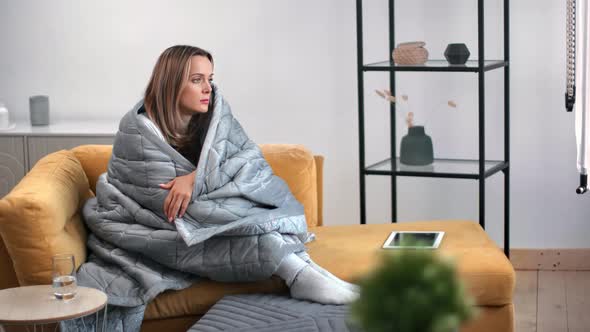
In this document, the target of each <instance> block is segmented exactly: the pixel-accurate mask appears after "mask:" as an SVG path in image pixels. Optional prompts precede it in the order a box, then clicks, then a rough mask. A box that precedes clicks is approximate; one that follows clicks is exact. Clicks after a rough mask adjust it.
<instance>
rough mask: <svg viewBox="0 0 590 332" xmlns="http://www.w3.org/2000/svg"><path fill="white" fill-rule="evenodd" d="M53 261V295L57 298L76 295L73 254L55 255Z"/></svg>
mask: <svg viewBox="0 0 590 332" xmlns="http://www.w3.org/2000/svg"><path fill="white" fill-rule="evenodd" d="M52 262H53V272H52V273H53V284H52V285H53V295H55V298H56V299H59V300H69V299H72V298H74V296H75V295H76V285H77V284H76V275H75V273H76V264H75V260H74V255H70V254H65V255H55V256H53V258H52Z"/></svg>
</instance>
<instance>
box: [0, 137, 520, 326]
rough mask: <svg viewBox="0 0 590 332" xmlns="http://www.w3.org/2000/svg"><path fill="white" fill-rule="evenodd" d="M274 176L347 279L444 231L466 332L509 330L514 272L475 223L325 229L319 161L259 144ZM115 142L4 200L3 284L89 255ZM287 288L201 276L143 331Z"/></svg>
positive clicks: (160, 300) (27, 281)
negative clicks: (407, 243)
mask: <svg viewBox="0 0 590 332" xmlns="http://www.w3.org/2000/svg"><path fill="white" fill-rule="evenodd" d="M261 148H262V151H263V154H264V156H265V158H266V159H267V160H268V162H269V164H270V165H271V167H272V168H273V170H274V172H275V173H276V174H277V175H278V176H280V177H282V178H283V179H284V180H285V181H286V182H287V184H288V185H289V187H290V188H291V191H292V192H293V194H294V195H295V197H296V198H297V199H298V200H299V201H300V202H301V203H302V204H303V205H304V207H305V214H306V217H307V221H308V225H309V227H310V229H311V230H312V231H313V232H314V233H315V234H316V236H317V240H316V241H314V242H312V243H310V244H309V245H308V247H309V252H310V255H311V256H312V258H313V259H314V260H315V261H316V262H318V263H319V264H320V265H322V266H324V267H325V268H327V269H328V270H330V271H332V272H333V273H334V274H336V275H337V276H339V277H341V278H342V279H344V280H348V281H355V280H357V279H358V278H360V277H362V276H363V275H364V274H365V273H367V272H368V271H370V270H371V269H372V268H373V267H374V266H375V264H376V262H377V257H378V253H379V248H380V246H381V244H382V243H383V241H384V239H385V238H386V237H387V235H388V234H389V232H391V230H394V229H398V230H399V229H404V230H420V229H428V230H443V231H445V232H446V235H445V239H444V240H443V242H442V244H441V248H440V250H439V251H440V252H441V253H443V254H449V255H452V256H454V257H456V258H457V261H458V267H459V271H460V274H461V277H462V278H463V279H464V280H465V281H466V283H467V284H468V287H469V290H470V292H471V294H473V295H474V297H475V302H476V305H477V307H478V309H479V316H478V317H477V318H476V319H475V320H473V321H472V322H470V323H468V324H466V325H465V326H464V327H462V329H461V330H462V331H507V332H511V331H513V326H514V307H513V304H512V294H513V288H514V278H515V277H514V270H513V268H512V265H511V264H510V262H509V261H508V259H507V258H506V257H505V256H504V255H503V253H502V251H501V250H500V249H498V248H497V246H496V245H495V244H494V243H493V242H492V241H491V240H490V239H489V237H487V235H486V234H485V232H484V231H483V230H482V229H481V227H479V225H478V224H477V223H474V222H470V221H445V222H412V223H399V224H374V225H350V226H329V227H319V226H322V183H323V181H322V174H323V157H322V156H314V155H313V154H312V153H311V152H310V151H308V150H307V149H305V148H304V147H302V146H299V145H284V144H280V145H261ZM110 155H111V146H105V145H86V146H79V147H77V148H74V149H72V150H62V151H59V152H55V153H52V154H50V155H47V156H46V157H44V158H43V159H42V160H40V161H39V162H38V163H37V164H36V165H35V167H34V168H33V169H32V170H31V171H30V172H29V173H28V174H27V175H26V176H25V177H24V178H23V179H22V180H21V181H20V183H19V184H18V185H17V186H16V187H15V188H14V189H13V190H12V191H11V192H10V193H9V194H8V195H6V196H5V197H4V198H3V199H1V200H0V237H1V238H0V267H1V269H0V289H4V288H9V287H17V286H19V285H20V286H24V285H33V284H49V283H50V280H51V278H50V271H51V256H52V255H54V254H57V253H65V252H68V253H74V254H75V256H76V264H77V265H78V266H79V265H80V264H82V263H83V262H84V261H85V260H86V255H87V252H86V246H85V243H86V236H87V230H86V228H85V226H84V224H83V222H82V220H81V216H80V208H81V207H82V205H83V204H84V202H85V200H86V199H88V198H89V197H92V196H93V195H94V187H95V184H96V180H97V178H98V176H99V175H100V174H101V173H103V172H105V171H106V167H107V164H108V160H109V158H110ZM286 291H288V290H287V288H286V286H285V284H284V283H283V282H282V281H281V280H280V279H278V278H276V277H273V278H271V279H269V280H264V281H260V282H254V283H219V282H213V281H207V282H201V283H198V284H195V285H193V286H191V287H189V288H187V289H184V290H180V291H167V292H164V293H162V294H160V295H158V296H157V297H156V298H155V299H154V300H153V301H152V302H151V303H149V305H148V306H147V309H146V312H145V317H144V321H143V325H142V331H186V329H187V328H188V327H189V326H191V325H192V324H194V322H196V321H197V320H198V319H199V317H201V316H202V315H203V314H204V313H205V312H206V311H207V310H208V309H209V308H210V307H211V306H212V305H213V304H214V303H215V302H216V301H218V300H219V299H220V298H221V297H223V296H224V295H227V294H236V293H261V292H267V293H268V292H269V293H279V292H286Z"/></svg>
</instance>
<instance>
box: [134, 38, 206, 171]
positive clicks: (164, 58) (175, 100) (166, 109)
mask: <svg viewBox="0 0 590 332" xmlns="http://www.w3.org/2000/svg"><path fill="white" fill-rule="evenodd" d="M195 55H200V56H204V57H207V59H209V61H211V64H213V56H212V55H211V53H209V52H207V51H205V50H203V49H201V48H198V47H195V46H188V45H176V46H172V47H169V48H168V49H166V50H165V51H164V52H163V53H162V54H161V55H160V57H159V58H158V61H157V62H156V65H155V66H154V70H153V72H152V77H151V78H150V81H149V83H148V86H147V88H146V91H145V97H144V105H145V109H146V112H147V114H148V116H149V117H150V119H151V120H152V121H154V123H155V124H156V125H157V126H158V128H160V131H161V132H162V134H163V135H164V137H165V138H166V140H167V141H168V143H170V144H171V145H172V146H175V147H176V148H177V149H178V150H179V151H180V152H181V153H182V154H183V155H185V156H187V155H188V157H189V158H188V159H189V160H191V161H195V160H198V158H199V155H200V152H201V148H202V145H203V142H204V140H205V136H206V135H207V129H208V128H209V123H210V121H211V117H212V115H213V105H214V101H215V94H214V91H211V101H210V103H209V109H208V110H207V113H196V114H195V115H193V116H192V117H191V120H190V122H189V125H188V130H187V132H186V133H183V132H181V130H180V128H182V126H181V118H180V112H179V108H180V105H179V103H180V94H181V92H182V88H183V86H184V84H186V82H187V80H188V74H189V70H190V59H191V57H192V56H195Z"/></svg>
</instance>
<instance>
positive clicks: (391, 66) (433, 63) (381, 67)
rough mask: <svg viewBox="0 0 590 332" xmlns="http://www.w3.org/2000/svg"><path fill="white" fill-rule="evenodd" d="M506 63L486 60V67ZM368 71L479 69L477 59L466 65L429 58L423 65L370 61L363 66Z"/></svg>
mask: <svg viewBox="0 0 590 332" xmlns="http://www.w3.org/2000/svg"><path fill="white" fill-rule="evenodd" d="M505 65H506V63H505V62H504V60H484V69H485V70H490V69H494V68H500V67H504V66H505ZM363 69H364V70H366V71H389V70H397V71H470V72H476V71H477V70H478V61H477V60H468V61H467V62H466V63H465V64H464V65H451V64H449V63H448V62H447V60H428V61H426V63H424V64H423V65H399V64H395V63H394V62H393V61H391V60H389V61H381V62H375V63H370V64H367V65H364V66H363Z"/></svg>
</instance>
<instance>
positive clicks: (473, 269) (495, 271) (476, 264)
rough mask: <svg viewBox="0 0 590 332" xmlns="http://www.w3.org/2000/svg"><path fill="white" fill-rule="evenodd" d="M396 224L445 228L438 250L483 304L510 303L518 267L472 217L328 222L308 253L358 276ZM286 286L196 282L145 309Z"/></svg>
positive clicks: (166, 311)
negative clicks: (445, 219) (378, 222)
mask: <svg viewBox="0 0 590 332" xmlns="http://www.w3.org/2000/svg"><path fill="white" fill-rule="evenodd" d="M393 230H429V231H444V232H445V236H444V238H443V240H442V242H441V245H440V248H439V249H438V250H437V251H436V252H437V253H440V254H443V255H449V256H452V257H454V258H455V259H456V262H457V264H458V270H459V273H460V276H461V278H462V279H463V280H464V281H465V283H466V286H467V287H468V289H469V291H470V292H471V294H473V296H474V298H475V303H476V304H477V305H479V306H502V305H508V304H511V303H512V294H513V289H514V280H515V275H514V269H513V268H512V265H511V264H510V261H509V260H508V259H507V258H506V256H504V253H503V252H502V250H500V249H499V248H498V247H497V246H496V244H495V243H494V242H493V241H492V240H491V239H490V238H489V237H488V236H487V234H486V233H485V232H484V231H483V229H482V228H481V227H480V226H479V224H477V223H475V222H473V221H432V222H409V223H397V224H373V225H345V226H324V227H317V228H314V229H313V232H314V233H315V234H316V237H317V239H316V241H313V242H310V243H309V244H308V249H309V254H310V255H311V257H312V259H313V260H314V261H315V262H317V263H318V264H319V265H320V266H322V267H324V268H326V269H327V270H329V271H330V272H332V273H333V274H335V275H336V276H338V277H340V278H342V279H344V280H347V281H353V282H354V281H358V280H359V279H360V278H362V276H364V275H366V274H367V273H369V272H370V271H371V270H372V269H373V268H375V266H376V264H377V263H378V262H379V254H380V253H383V252H384V250H383V249H381V246H382V245H383V242H385V239H386V238H387V236H388V235H389V233H390V232H391V231H393ZM286 291H288V290H287V288H286V286H285V284H284V282H282V281H281V280H280V279H276V278H273V279H271V280H266V281H260V282H256V283H242V284H227V283H218V282H214V281H206V282H202V283H197V284H195V285H193V286H191V287H189V288H187V289H184V290H179V291H169V292H166V293H163V294H160V295H159V296H158V297H156V299H155V300H154V301H152V302H151V303H150V304H149V305H148V307H147V310H146V315H145V317H146V319H159V318H166V317H179V316H186V315H203V314H204V313H205V312H206V311H207V310H208V309H209V308H210V307H211V306H213V304H215V302H217V301H218V300H219V299H221V298H222V297H223V296H224V295H229V294H237V293H256V292H258V293H281V292H286Z"/></svg>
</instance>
